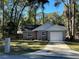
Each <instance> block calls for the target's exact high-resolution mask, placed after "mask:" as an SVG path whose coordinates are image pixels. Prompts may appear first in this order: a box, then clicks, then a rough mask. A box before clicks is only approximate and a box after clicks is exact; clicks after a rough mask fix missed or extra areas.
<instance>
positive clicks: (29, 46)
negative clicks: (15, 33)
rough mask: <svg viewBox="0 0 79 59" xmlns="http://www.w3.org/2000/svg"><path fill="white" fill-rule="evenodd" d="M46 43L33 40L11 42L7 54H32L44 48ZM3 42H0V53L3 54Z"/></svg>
mask: <svg viewBox="0 0 79 59" xmlns="http://www.w3.org/2000/svg"><path fill="white" fill-rule="evenodd" d="M47 43H48V42H42V41H33V40H16V41H12V42H11V44H10V45H11V52H10V53H9V54H13V55H19V54H25V53H29V52H34V51H37V50H40V49H42V48H44V47H45V45H46V44H47ZM3 46H4V42H2V41H0V53H4V47H3Z"/></svg>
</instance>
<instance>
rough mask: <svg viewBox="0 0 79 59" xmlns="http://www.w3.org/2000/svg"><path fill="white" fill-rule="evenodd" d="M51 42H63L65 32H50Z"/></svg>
mask: <svg viewBox="0 0 79 59" xmlns="http://www.w3.org/2000/svg"><path fill="white" fill-rule="evenodd" d="M50 41H51V42H62V41H63V32H50Z"/></svg>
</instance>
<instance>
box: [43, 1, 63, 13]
mask: <svg viewBox="0 0 79 59" xmlns="http://www.w3.org/2000/svg"><path fill="white" fill-rule="evenodd" d="M54 2H55V0H49V3H48V4H46V5H45V10H44V12H45V13H53V12H58V14H59V15H61V14H62V13H63V10H64V5H63V4H61V5H60V6H58V7H55V6H54Z"/></svg>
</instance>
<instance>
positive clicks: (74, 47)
mask: <svg viewBox="0 0 79 59" xmlns="http://www.w3.org/2000/svg"><path fill="white" fill-rule="evenodd" d="M66 44H67V45H68V46H69V47H70V48H71V49H72V50H75V51H78V52H79V42H66Z"/></svg>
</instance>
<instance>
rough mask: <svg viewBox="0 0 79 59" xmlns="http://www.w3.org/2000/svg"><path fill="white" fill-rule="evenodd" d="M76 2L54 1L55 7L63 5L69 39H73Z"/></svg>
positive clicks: (72, 0) (70, 0)
mask: <svg viewBox="0 0 79 59" xmlns="http://www.w3.org/2000/svg"><path fill="white" fill-rule="evenodd" d="M76 1H77V0H76ZM76 1H75V0H56V2H55V6H58V5H59V4H60V3H63V4H64V5H65V6H66V8H67V10H66V17H67V18H68V31H69V36H70V39H75V33H76V32H75V19H76V18H75V15H76V7H75V6H76Z"/></svg>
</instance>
